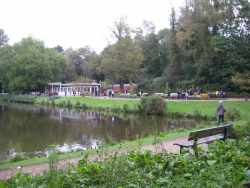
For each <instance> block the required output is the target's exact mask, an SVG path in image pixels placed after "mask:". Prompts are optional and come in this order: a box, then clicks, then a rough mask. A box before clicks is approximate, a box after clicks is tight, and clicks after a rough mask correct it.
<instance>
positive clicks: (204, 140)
mask: <svg viewBox="0 0 250 188" xmlns="http://www.w3.org/2000/svg"><path fill="white" fill-rule="evenodd" d="M223 138H224V136H222V135H214V136H209V137H206V138H201V139H198V142H197V144H198V145H199V144H203V143H207V142H212V141H215V140H220V139H223ZM173 145H178V146H181V147H191V146H193V145H194V141H193V140H191V141H185V142H180V143H174V144H173Z"/></svg>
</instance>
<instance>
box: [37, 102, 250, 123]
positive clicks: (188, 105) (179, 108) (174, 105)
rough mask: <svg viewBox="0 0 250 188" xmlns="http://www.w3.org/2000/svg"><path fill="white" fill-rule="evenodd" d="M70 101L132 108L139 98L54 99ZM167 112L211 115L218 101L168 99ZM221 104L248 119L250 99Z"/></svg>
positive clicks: (243, 118)
mask: <svg viewBox="0 0 250 188" xmlns="http://www.w3.org/2000/svg"><path fill="white" fill-rule="evenodd" d="M44 99H45V100H47V99H48V98H47V97H44V98H41V99H37V101H38V102H39V101H41V100H44ZM68 100H70V101H71V103H72V104H75V103H76V101H77V100H79V102H80V103H81V104H82V103H86V104H87V105H88V106H92V107H94V106H96V107H102V108H106V107H109V108H113V107H120V108H123V105H124V104H127V105H128V106H129V108H133V107H134V104H137V103H140V100H133V99H102V98H92V97H62V98H60V99H56V100H55V102H56V104H59V103H60V101H61V102H62V101H65V102H67V101H68ZM167 103H168V110H167V111H168V112H180V113H183V114H184V113H187V114H194V110H195V108H196V109H199V110H200V112H201V114H202V115H208V116H211V115H213V114H214V113H215V112H216V110H217V107H218V105H219V101H188V102H186V101H183V102H174V101H168V102H167ZM223 104H224V105H225V106H226V108H227V107H229V106H236V107H237V108H239V109H240V112H241V114H242V117H241V118H240V119H237V120H236V122H237V123H239V124H242V123H245V122H246V121H250V113H249V109H250V101H224V102H223Z"/></svg>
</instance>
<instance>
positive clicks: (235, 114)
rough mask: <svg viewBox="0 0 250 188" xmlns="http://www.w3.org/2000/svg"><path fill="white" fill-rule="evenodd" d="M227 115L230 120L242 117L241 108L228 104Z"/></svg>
mask: <svg viewBox="0 0 250 188" xmlns="http://www.w3.org/2000/svg"><path fill="white" fill-rule="evenodd" d="M225 117H227V118H228V120H230V121H234V120H235V119H238V118H240V117H241V112H240V109H239V108H238V107H236V105H228V106H227V107H226V113H225Z"/></svg>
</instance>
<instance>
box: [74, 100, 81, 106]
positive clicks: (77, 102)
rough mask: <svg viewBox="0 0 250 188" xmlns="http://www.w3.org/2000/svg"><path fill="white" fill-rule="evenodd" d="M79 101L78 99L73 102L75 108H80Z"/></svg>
mask: <svg viewBox="0 0 250 188" xmlns="http://www.w3.org/2000/svg"><path fill="white" fill-rule="evenodd" d="M81 107H82V106H81V103H80V102H79V100H77V101H76V104H75V108H81Z"/></svg>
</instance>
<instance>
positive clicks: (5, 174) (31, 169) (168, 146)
mask: <svg viewBox="0 0 250 188" xmlns="http://www.w3.org/2000/svg"><path fill="white" fill-rule="evenodd" d="M187 139H188V137H182V138H178V139H176V140H170V141H165V142H162V144H161V146H160V147H163V148H164V149H165V150H167V152H168V153H170V152H172V153H179V152H180V147H179V146H176V145H173V144H174V143H178V142H183V141H187ZM202 149H204V150H205V149H207V145H206V144H205V145H203V146H202ZM142 150H151V151H152V152H155V147H154V146H153V145H152V144H148V145H144V146H142ZM158 152H161V149H158ZM97 157H99V156H98V155H97V154H94V155H90V156H89V159H90V160H93V159H96V158H97ZM80 159H82V157H77V158H71V159H67V160H61V161H58V167H62V166H64V165H65V164H66V163H68V162H78V160H80ZM44 169H49V163H44V164H38V165H32V166H26V167H23V168H22V172H28V173H31V174H32V175H36V174H37V173H41V172H42V171H43V170H44ZM19 171H20V170H18V169H10V170H4V171H0V180H3V179H9V178H10V177H11V175H16V174H17V173H18V172H19Z"/></svg>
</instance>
